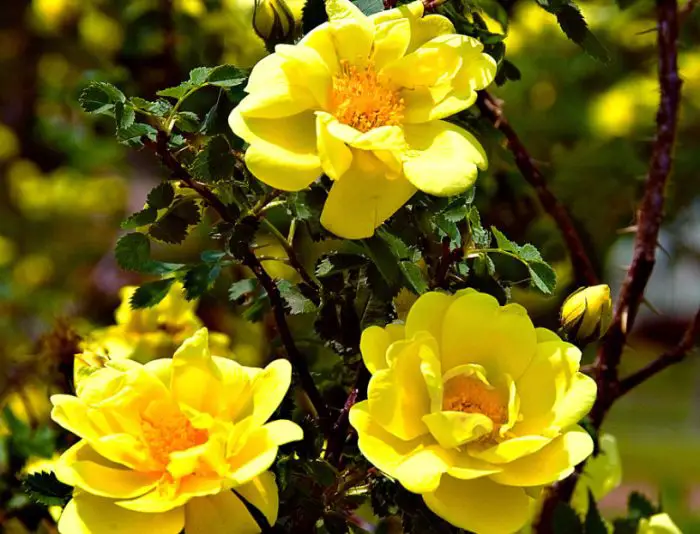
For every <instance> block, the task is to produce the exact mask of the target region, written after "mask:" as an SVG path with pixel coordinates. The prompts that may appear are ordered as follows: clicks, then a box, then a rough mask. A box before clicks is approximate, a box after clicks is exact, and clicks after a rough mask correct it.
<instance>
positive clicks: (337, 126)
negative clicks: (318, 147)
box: [322, 113, 406, 151]
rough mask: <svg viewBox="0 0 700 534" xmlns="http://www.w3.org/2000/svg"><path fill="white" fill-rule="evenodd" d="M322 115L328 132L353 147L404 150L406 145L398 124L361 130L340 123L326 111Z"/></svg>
mask: <svg viewBox="0 0 700 534" xmlns="http://www.w3.org/2000/svg"><path fill="white" fill-rule="evenodd" d="M322 115H323V116H324V117H325V118H326V127H327V129H328V133H329V134H331V135H333V136H334V137H336V138H337V139H339V140H341V141H343V142H344V143H346V144H347V145H348V146H351V147H353V148H359V149H360V150H372V151H374V150H404V149H405V147H406V141H405V139H404V134H403V130H402V129H401V127H399V126H380V127H378V128H373V129H371V130H369V131H367V132H361V131H360V130H356V129H355V128H353V127H352V126H348V125H347V124H343V123H341V122H340V121H338V120H337V119H336V118H335V117H333V116H332V115H329V114H328V113H323V114H322Z"/></svg>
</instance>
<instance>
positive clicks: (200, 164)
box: [190, 135, 236, 182]
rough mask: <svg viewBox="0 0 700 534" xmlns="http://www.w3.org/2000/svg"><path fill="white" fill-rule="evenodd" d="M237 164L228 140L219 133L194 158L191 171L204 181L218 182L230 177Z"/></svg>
mask: <svg viewBox="0 0 700 534" xmlns="http://www.w3.org/2000/svg"><path fill="white" fill-rule="evenodd" d="M235 165H236V158H235V157H234V155H233V154H231V147H229V144H228V141H226V138H225V137H224V136H223V135H217V136H215V137H212V138H211V140H210V141H209V142H208V143H207V145H206V146H205V147H204V148H203V149H202V150H201V151H200V152H199V154H197V156H196V157H195V158H194V161H193V162H192V167H191V168H190V172H191V173H192V175H193V176H194V177H195V178H198V179H199V180H202V181H204V182H218V181H222V180H227V179H230V178H231V176H232V175H233V172H234V169H235Z"/></svg>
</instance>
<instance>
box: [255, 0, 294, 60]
mask: <svg viewBox="0 0 700 534" xmlns="http://www.w3.org/2000/svg"><path fill="white" fill-rule="evenodd" d="M253 29H254V30H255V33H256V34H258V37H260V38H261V39H262V40H263V41H265V45H266V46H267V48H268V50H270V51H272V50H273V49H274V48H275V45H278V44H280V43H289V42H291V41H292V39H293V37H294V34H295V33H296V21H295V20H294V14H293V13H292V11H291V10H290V9H289V6H288V5H287V4H286V2H285V1H284V0H255V11H254V12H253Z"/></svg>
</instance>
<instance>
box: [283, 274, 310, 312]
mask: <svg viewBox="0 0 700 534" xmlns="http://www.w3.org/2000/svg"><path fill="white" fill-rule="evenodd" d="M277 288H278V289H279V291H280V295H281V296H282V299H283V300H284V302H285V304H286V306H287V310H288V311H289V313H290V314H291V315H299V314H301V313H312V312H314V311H316V305H315V304H314V303H313V302H312V301H311V300H310V299H308V298H307V297H305V296H304V294H303V293H302V292H301V290H300V289H299V286H297V285H294V284H292V283H291V282H289V281H288V280H279V281H278V282H277Z"/></svg>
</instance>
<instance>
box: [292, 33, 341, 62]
mask: <svg viewBox="0 0 700 534" xmlns="http://www.w3.org/2000/svg"><path fill="white" fill-rule="evenodd" d="M299 46H308V47H309V48H313V49H314V50H315V51H316V53H318V55H319V56H320V57H321V59H322V60H323V62H324V63H325V64H326V67H327V68H328V72H329V73H330V74H331V75H333V74H336V73H337V72H338V70H340V63H339V61H338V54H336V52H335V44H334V43H333V34H332V32H331V29H330V26H329V25H328V24H321V25H320V26H316V27H315V28H314V29H313V30H311V31H310V32H309V33H307V34H306V35H304V37H303V38H302V40H301V41H299Z"/></svg>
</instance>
